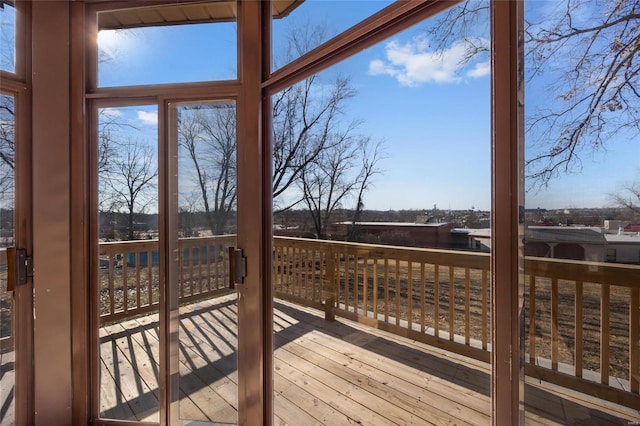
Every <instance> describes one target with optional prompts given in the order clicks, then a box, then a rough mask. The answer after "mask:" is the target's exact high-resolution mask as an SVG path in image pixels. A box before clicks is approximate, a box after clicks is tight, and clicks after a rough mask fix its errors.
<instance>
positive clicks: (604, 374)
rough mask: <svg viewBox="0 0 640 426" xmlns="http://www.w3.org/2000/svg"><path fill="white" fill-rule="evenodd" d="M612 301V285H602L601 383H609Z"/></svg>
mask: <svg viewBox="0 0 640 426" xmlns="http://www.w3.org/2000/svg"><path fill="white" fill-rule="evenodd" d="M610 301H611V287H609V286H608V285H606V284H603V285H602V297H601V299H600V383H602V384H603V385H608V384H609V336H610V333H611V328H610V327H609V322H610V321H609V319H610V316H609V309H611V307H610Z"/></svg>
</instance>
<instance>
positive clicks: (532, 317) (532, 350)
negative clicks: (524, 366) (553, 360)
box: [529, 275, 536, 364]
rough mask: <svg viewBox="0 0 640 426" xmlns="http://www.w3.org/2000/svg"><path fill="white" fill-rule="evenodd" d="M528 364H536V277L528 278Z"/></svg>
mask: <svg viewBox="0 0 640 426" xmlns="http://www.w3.org/2000/svg"><path fill="white" fill-rule="evenodd" d="M529 363H531V364H535V363H536V277H535V276H534V275H531V276H529Z"/></svg>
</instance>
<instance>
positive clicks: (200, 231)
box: [169, 101, 238, 424]
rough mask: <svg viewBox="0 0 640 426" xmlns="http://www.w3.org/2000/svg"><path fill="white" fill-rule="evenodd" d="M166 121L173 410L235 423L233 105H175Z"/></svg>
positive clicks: (185, 415)
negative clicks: (171, 182) (171, 187)
mask: <svg viewBox="0 0 640 426" xmlns="http://www.w3.org/2000/svg"><path fill="white" fill-rule="evenodd" d="M171 120H172V123H171V126H173V127H172V134H173V135H174V141H173V143H172V148H171V149H172V150H175V151H174V152H176V154H177V155H175V156H172V158H174V159H175V164H174V165H173V167H175V168H176V170H175V172H172V173H171V175H172V176H175V177H176V178H177V182H176V183H177V185H176V187H177V190H176V191H172V193H173V194H174V195H173V197H174V198H173V200H172V213H171V214H172V219H171V221H172V222H171V223H172V224H173V225H172V229H171V235H170V238H171V242H170V244H171V246H170V250H171V253H173V258H172V259H171V260H172V272H171V274H170V283H169V287H170V288H169V291H170V293H171V294H170V298H171V302H170V303H171V310H172V315H171V316H170V317H171V320H172V321H175V323H173V324H171V327H172V331H173V330H176V329H177V330H178V333H177V335H178V341H177V342H176V341H171V342H170V345H172V347H171V353H172V354H173V358H172V359H171V360H170V362H171V373H170V374H171V377H176V376H177V377H178V383H177V386H172V389H174V392H176V393H174V395H173V396H172V401H174V403H173V404H172V410H176V409H177V410H178V412H179V416H178V417H179V418H180V419H181V420H183V421H184V420H190V421H197V422H198V423H197V424H236V423H237V421H238V361H237V359H238V350H237V347H238V346H237V340H238V319H237V318H238V316H237V294H236V290H235V289H234V287H233V285H232V284H231V283H230V275H229V255H228V249H229V247H234V246H235V245H236V107H235V103H234V102H232V101H220V102H199V103H193V104H178V105H174V106H172V111H171ZM173 312H177V314H178V315H177V318H176V317H174V315H173ZM174 318H176V319H174ZM172 334H173V333H172ZM175 402H178V403H177V404H176V403H175Z"/></svg>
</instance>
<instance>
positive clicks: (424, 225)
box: [335, 220, 449, 228]
mask: <svg viewBox="0 0 640 426" xmlns="http://www.w3.org/2000/svg"><path fill="white" fill-rule="evenodd" d="M351 224H353V222H351V221H350V220H347V221H344V222H336V223H335V225H351ZM355 225H356V226H398V227H416V228H439V227H441V226H446V225H449V223H448V222H440V223H414V222H356V223H355Z"/></svg>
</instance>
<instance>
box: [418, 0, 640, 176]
mask: <svg viewBox="0 0 640 426" xmlns="http://www.w3.org/2000/svg"><path fill="white" fill-rule="evenodd" d="M529 5H530V6H531V7H530V8H529V9H527V10H528V13H527V15H526V22H525V46H524V48H525V67H526V79H527V84H530V85H534V84H535V87H536V89H540V90H543V91H546V93H548V94H549V96H548V97H546V98H545V99H549V102H547V103H546V104H545V105H542V106H539V107H536V109H535V110H533V111H531V110H529V111H528V113H527V123H526V126H527V127H526V131H527V139H528V142H527V147H528V152H527V158H526V160H525V163H526V171H527V176H528V178H529V182H530V183H531V185H532V186H537V187H539V186H544V185H546V184H547V183H549V181H550V180H551V179H553V178H554V177H556V176H558V175H559V174H560V173H571V172H576V171H579V170H580V169H581V164H582V163H581V159H582V158H584V156H585V155H589V154H592V153H594V152H595V151H597V150H599V149H603V147H606V145H607V142H608V140H610V139H611V138H613V137H614V136H622V137H625V138H628V139H630V140H631V139H633V138H634V137H636V136H638V134H640V111H639V108H638V106H639V103H638V100H639V98H640V90H639V88H638V83H640V81H639V80H638V79H639V78H640V77H639V75H640V64H639V61H638V60H637V59H638V58H637V55H638V52H639V51H640V25H639V20H640V0H610V1H597V0H561V1H560V0H559V1H557V2H555V3H545V13H541V10H540V9H541V8H537V7H536V6H538V5H537V4H536V2H533V1H531V2H529ZM548 7H552V8H553V9H552V10H551V11H547V10H546V8H548ZM488 14H489V1H488V0H467V1H465V2H463V3H461V4H460V5H458V6H456V7H454V8H452V9H450V10H448V11H447V12H446V13H445V14H444V15H443V16H442V17H441V19H439V20H438V21H437V22H436V24H435V25H434V26H433V27H431V28H430V29H429V30H428V34H429V36H430V37H431V39H432V40H433V42H434V45H435V46H436V47H437V48H439V49H443V48H445V47H446V46H448V45H449V44H451V43H452V42H453V41H455V40H459V39H465V40H473V39H474V37H475V36H477V34H478V33H479V32H482V33H484V34H488V23H489V19H488ZM483 24H484V25H483ZM465 45H466V46H467V52H466V53H467V54H466V56H465V60H467V61H469V60H472V59H475V58H478V57H479V55H481V56H482V55H485V57H486V55H488V46H486V45H484V46H483V45H482V44H478V43H475V44H474V43H466V44H465ZM532 87H533V86H532Z"/></svg>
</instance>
